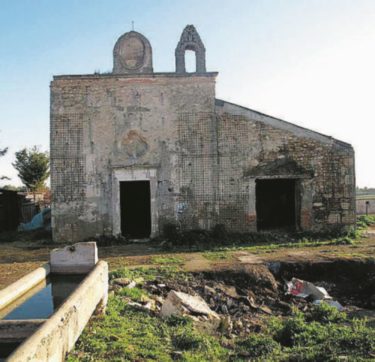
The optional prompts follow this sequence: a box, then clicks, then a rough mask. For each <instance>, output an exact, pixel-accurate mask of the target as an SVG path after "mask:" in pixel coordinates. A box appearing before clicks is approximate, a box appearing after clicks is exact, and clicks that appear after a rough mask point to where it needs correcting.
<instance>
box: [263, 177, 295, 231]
mask: <svg viewBox="0 0 375 362" xmlns="http://www.w3.org/2000/svg"><path fill="white" fill-rule="evenodd" d="M256 213H257V228H258V231H261V230H275V229H284V230H291V231H293V230H295V229H296V226H297V223H296V182H295V180H293V179H273V180H256Z"/></svg>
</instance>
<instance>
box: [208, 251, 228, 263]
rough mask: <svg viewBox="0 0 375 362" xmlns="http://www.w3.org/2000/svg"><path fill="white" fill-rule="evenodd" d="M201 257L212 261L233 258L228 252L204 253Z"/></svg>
mask: <svg viewBox="0 0 375 362" xmlns="http://www.w3.org/2000/svg"><path fill="white" fill-rule="evenodd" d="M202 255H203V257H204V258H206V259H208V260H212V261H217V260H227V259H232V257H233V255H232V253H231V252H230V251H206V252H204V253H203V254H202Z"/></svg>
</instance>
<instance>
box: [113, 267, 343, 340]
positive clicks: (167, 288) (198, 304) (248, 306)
mask: <svg viewBox="0 0 375 362" xmlns="http://www.w3.org/2000/svg"><path fill="white" fill-rule="evenodd" d="M137 285H138V286H141V287H142V289H145V290H146V291H148V295H149V297H146V296H144V297H142V298H141V300H139V301H137V302H134V301H132V300H131V298H128V297H124V298H127V302H128V304H130V305H132V306H134V307H136V308H139V309H142V310H147V311H149V312H150V313H153V314H155V315H159V316H161V317H168V316H171V315H180V316H189V317H190V318H192V319H193V320H194V321H196V322H210V323H211V324H213V325H215V326H216V327H217V328H218V329H219V330H220V332H221V333H225V334H227V335H228V336H229V337H235V336H240V335H242V334H247V333H249V332H251V331H255V332H256V331H259V329H260V328H261V326H262V324H263V323H262V319H263V317H264V316H267V315H280V316H282V315H288V314H289V313H290V312H291V309H292V307H293V306H296V307H297V308H299V309H301V310H303V311H306V310H308V309H309V308H312V307H313V304H318V303H319V302H317V301H318V300H328V301H330V302H331V303H332V304H333V303H334V302H333V301H332V299H330V297H329V295H328V293H327V292H326V291H325V290H324V289H323V288H319V287H315V286H314V285H313V284H311V283H308V282H304V281H301V280H298V279H293V280H292V281H291V282H289V283H286V284H284V283H282V284H280V283H278V282H277V281H276V280H275V278H274V276H273V275H272V273H270V271H269V270H268V268H267V267H266V266H264V265H251V266H250V265H248V266H247V267H246V268H245V269H244V270H241V271H237V272H225V273H222V272H220V273H214V272H211V273H196V274H194V275H193V277H192V278H188V279H181V280H177V279H168V280H163V279H162V278H161V277H160V278H155V280H151V281H144V280H143V279H142V278H140V279H135V280H130V279H126V278H119V279H114V280H112V282H111V288H112V289H121V288H124V287H125V288H129V289H131V288H134V287H135V286H137ZM311 291H313V293H312V294H314V295H313V297H314V298H312V294H311V293H310V292H311ZM318 294H319V296H318ZM314 301H315V302H314ZM313 302H314V303H313ZM339 308H340V310H341V309H342V307H341V305H340V306H339Z"/></svg>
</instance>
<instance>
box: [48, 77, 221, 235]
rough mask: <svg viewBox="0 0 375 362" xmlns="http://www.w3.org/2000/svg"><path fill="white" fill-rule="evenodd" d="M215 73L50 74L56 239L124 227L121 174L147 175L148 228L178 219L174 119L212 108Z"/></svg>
mask: <svg viewBox="0 0 375 362" xmlns="http://www.w3.org/2000/svg"><path fill="white" fill-rule="evenodd" d="M215 77H216V73H205V74H202V75H184V76H181V75H176V74H175V73H167V74H164V73H158V74H157V73H154V74H152V75H88V76H59V77H55V78H54V81H53V82H52V84H51V187H52V191H53V193H52V227H53V233H54V239H55V240H66V241H79V240H82V239H85V238H88V237H92V236H97V235H103V234H104V235H113V234H115V235H116V234H119V233H120V232H121V231H120V230H119V224H120V223H119V221H118V219H119V217H120V216H119V212H120V211H119V205H118V203H119V201H118V187H119V185H118V182H119V181H121V180H120V179H119V175H120V177H123V180H125V179H126V180H130V179H132V177H141V178H140V179H143V178H144V177H146V178H147V177H150V182H151V183H152V184H151V189H152V190H153V192H154V203H153V205H154V206H153V207H154V210H152V211H153V214H154V220H155V221H154V226H153V235H157V234H158V232H159V223H161V224H162V223H163V222H166V221H165V220H170V219H175V210H176V205H175V204H176V199H177V197H178V196H177V190H176V189H175V188H174V185H175V184H178V182H176V180H177V179H178V177H180V176H181V175H180V171H179V169H178V168H177V167H176V162H177V154H178V152H179V151H178V150H179V142H178V127H177V120H178V119H179V117H180V116H179V115H180V114H185V113H190V114H195V113H199V112H206V113H207V112H208V113H211V114H212V113H214V99H215ZM150 172H151V174H152V176H150ZM147 175H149V176H147ZM129 177H130V178H129ZM133 179H134V178H133ZM156 194H157V195H156ZM155 215H158V217H156V216H155Z"/></svg>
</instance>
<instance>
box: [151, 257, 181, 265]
mask: <svg viewBox="0 0 375 362" xmlns="http://www.w3.org/2000/svg"><path fill="white" fill-rule="evenodd" d="M183 262H184V259H183V258H179V257H177V256H154V257H152V258H151V263H152V264H158V265H181V264H182V263H183Z"/></svg>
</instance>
